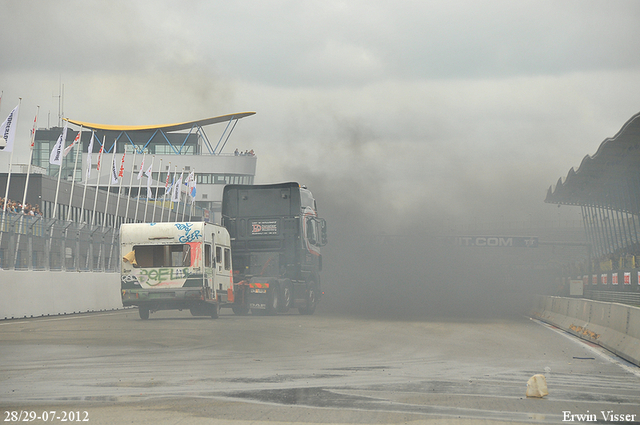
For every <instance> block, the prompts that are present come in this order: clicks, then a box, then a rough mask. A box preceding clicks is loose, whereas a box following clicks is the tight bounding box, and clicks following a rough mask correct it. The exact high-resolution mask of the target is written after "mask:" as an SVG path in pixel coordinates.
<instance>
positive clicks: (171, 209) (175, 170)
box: [167, 165, 178, 222]
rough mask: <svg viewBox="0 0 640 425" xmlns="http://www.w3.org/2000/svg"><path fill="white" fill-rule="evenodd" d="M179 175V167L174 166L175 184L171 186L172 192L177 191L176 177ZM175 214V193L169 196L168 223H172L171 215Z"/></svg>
mask: <svg viewBox="0 0 640 425" xmlns="http://www.w3.org/2000/svg"><path fill="white" fill-rule="evenodd" d="M177 175H178V166H177V165H174V166H173V184H172V185H171V188H172V192H173V190H175V188H176V185H177V183H178V181H177V180H176V176H177ZM172 212H173V193H171V194H170V195H169V215H168V216H167V222H171V213H172ZM175 220H176V221H177V220H178V213H177V212H176V218H175Z"/></svg>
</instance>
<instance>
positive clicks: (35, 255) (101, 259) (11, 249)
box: [0, 212, 120, 272]
mask: <svg viewBox="0 0 640 425" xmlns="http://www.w3.org/2000/svg"><path fill="white" fill-rule="evenodd" d="M119 256H120V244H119V230H118V229H114V228H113V227H103V226H95V225H94V226H92V225H90V224H87V223H76V222H73V221H64V220H57V219H52V218H43V217H33V216H28V215H23V214H15V213H9V212H5V213H2V212H0V267H2V268H3V269H5V270H13V269H15V270H44V271H47V270H61V271H93V272H105V271H107V272H113V271H116V267H118V266H119V264H120V263H119V261H117V259H118V258H119Z"/></svg>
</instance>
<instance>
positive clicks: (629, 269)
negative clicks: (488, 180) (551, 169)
mask: <svg viewBox="0 0 640 425" xmlns="http://www.w3.org/2000/svg"><path fill="white" fill-rule="evenodd" d="M545 202H547V203H551V204H557V205H558V206H560V205H574V206H579V207H580V208H581V209H582V220H583V226H584V230H585V233H586V236H587V240H588V242H589V243H590V245H591V247H592V254H593V256H592V260H591V261H590V264H585V265H584V267H583V268H582V270H581V273H579V274H578V275H577V276H572V277H573V278H577V277H578V278H581V279H582V280H583V283H584V285H585V289H587V290H588V291H587V292H589V293H591V294H592V295H593V296H592V298H595V299H601V300H603V301H622V300H627V301H629V299H632V300H633V302H635V303H638V304H640V113H639V114H636V115H634V116H633V117H631V119H629V121H627V122H626V123H625V124H624V125H623V126H622V128H621V129H620V131H619V132H618V133H617V134H616V135H615V136H613V137H611V138H607V139H606V140H604V141H603V142H602V144H601V145H600V147H599V148H598V150H597V152H596V153H595V154H594V155H586V156H585V157H584V159H583V160H582V163H581V164H580V166H579V167H578V169H577V170H574V169H573V168H571V169H570V170H569V172H568V174H567V176H566V178H564V179H562V178H560V179H559V180H558V182H557V184H556V185H555V187H550V188H549V190H548V192H547V197H546V199H545ZM623 295H624V296H623ZM621 297H622V298H621Z"/></svg>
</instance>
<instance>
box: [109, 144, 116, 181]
mask: <svg viewBox="0 0 640 425" xmlns="http://www.w3.org/2000/svg"><path fill="white" fill-rule="evenodd" d="M112 156H113V161H112V162H111V184H118V170H117V168H116V145H115V143H114V145H113V155H112Z"/></svg>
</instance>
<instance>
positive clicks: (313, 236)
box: [222, 182, 327, 315]
mask: <svg viewBox="0 0 640 425" xmlns="http://www.w3.org/2000/svg"><path fill="white" fill-rule="evenodd" d="M317 211H318V209H317V207H316V201H315V199H314V198H313V195H312V194H311V192H310V191H309V190H308V189H307V188H306V187H304V186H300V185H299V184H298V183H295V182H290V183H279V184H268V185H227V186H225V188H224V192H223V195H222V225H223V226H224V227H225V228H226V229H227V230H228V232H229V235H230V237H231V252H232V260H233V261H232V262H233V284H234V294H235V296H236V300H235V302H234V303H233V306H232V307H233V311H234V313H236V314H247V313H248V312H249V310H251V313H252V314H254V315H264V314H268V315H271V314H276V313H284V312H287V311H288V310H289V309H290V308H298V311H299V312H300V314H313V312H314V311H315V309H316V305H317V303H318V301H319V299H320V296H321V294H322V292H321V289H320V270H321V269H322V253H321V247H323V246H324V245H326V243H327V226H326V221H325V220H324V219H321V218H319V217H318V213H317ZM238 297H242V299H237V298H238Z"/></svg>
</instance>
